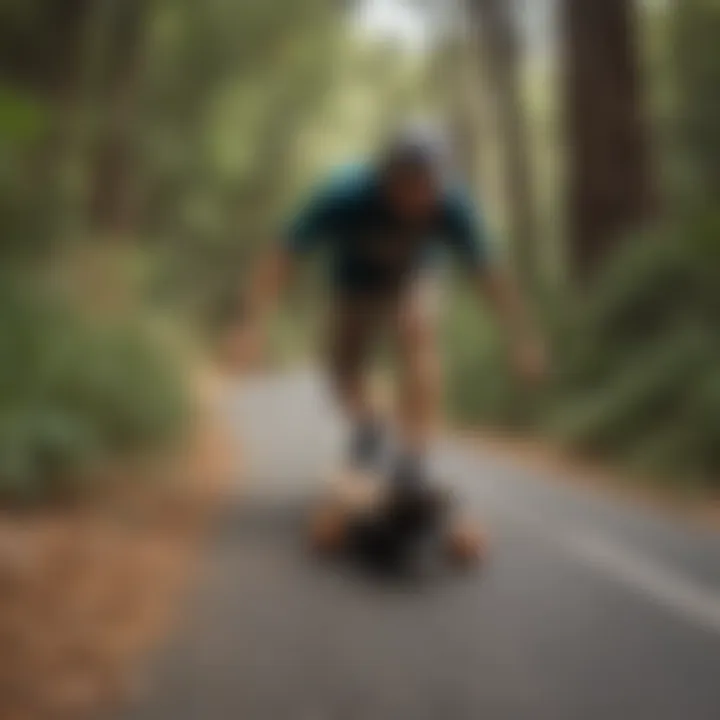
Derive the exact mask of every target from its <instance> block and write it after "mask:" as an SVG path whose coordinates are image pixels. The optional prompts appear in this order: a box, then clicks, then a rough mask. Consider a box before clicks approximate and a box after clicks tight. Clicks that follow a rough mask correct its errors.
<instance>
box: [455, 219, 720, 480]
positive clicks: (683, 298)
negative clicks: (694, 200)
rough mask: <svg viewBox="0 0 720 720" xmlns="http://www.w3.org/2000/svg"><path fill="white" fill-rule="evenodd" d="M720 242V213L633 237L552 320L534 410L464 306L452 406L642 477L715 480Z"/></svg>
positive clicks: (458, 322)
mask: <svg viewBox="0 0 720 720" xmlns="http://www.w3.org/2000/svg"><path fill="white" fill-rule="evenodd" d="M718 238H720V213H718V212H717V211H700V212H697V211H696V212H695V213H690V214H688V216H687V217H685V218H683V219H681V220H680V221H678V222H677V223H676V224H675V225H674V226H672V227H667V228H665V229H662V230H657V229H656V230H655V231H653V232H648V233H647V234H646V236H643V237H638V238H635V239H634V240H632V241H629V242H628V243H627V244H626V246H625V248H624V250H623V251H622V252H621V253H619V254H618V255H617V256H615V257H614V258H612V259H611V261H610V262H609V263H608V265H607V267H606V268H605V271H604V272H602V273H601V275H600V277H599V278H598V282H597V283H596V285H595V286H594V287H593V288H592V289H591V290H590V291H589V292H588V293H587V294H586V295H585V296H584V297H579V296H578V297H576V298H573V301H572V302H567V301H565V302H564V303H562V304H561V305H559V306H558V307H557V308H555V310H554V311H551V312H549V313H548V318H547V324H548V327H549V329H550V335H551V337H552V345H553V355H554V372H553V378H552V380H551V382H550V384H549V387H548V388H546V390H545V392H544V393H543V397H542V399H541V403H540V405H539V406H536V407H532V408H530V412H528V411H527V403H525V404H523V402H522V401H523V396H522V395H521V394H520V392H519V391H518V390H517V389H515V387H514V384H513V383H512V382H510V381H509V380H508V378H507V374H506V371H505V370H504V369H503V368H502V364H501V360H502V358H501V356H500V355H499V353H498V351H497V342H496V339H495V338H494V337H493V336H492V335H487V334H485V338H484V345H482V346H480V345H479V342H480V341H479V340H474V341H470V340H469V339H468V338H466V337H464V336H463V334H462V332H461V331H460V330H459V328H465V329H467V328H468V327H471V326H472V325H471V324H470V323H469V321H468V319H467V318H465V319H463V317H462V309H461V310H460V311H457V310H456V317H455V326H456V330H455V331H454V332H453V333H451V342H450V348H451V369H452V374H451V400H452V402H451V408H452V409H453V411H454V412H455V413H456V414H458V415H459V416H461V417H463V418H468V417H469V418H471V419H473V420H476V421H477V420H482V421H488V420H489V421H491V422H493V423H501V424H503V425H506V426H517V425H518V422H519V421H521V420H528V419H529V420H531V421H533V422H535V423H536V424H537V425H538V426H539V427H541V428H542V429H545V430H547V431H549V432H551V433H553V434H554V435H556V436H557V437H559V438H561V439H562V440H564V441H566V442H567V443H568V444H570V445H571V446H572V447H575V448H578V449H580V450H582V451H585V452H588V453H593V454H596V455H599V456H602V457H612V458H614V459H620V460H623V461H625V462H627V463H628V464H630V465H631V466H633V467H634V468H637V469H640V470H642V471H650V472H653V473H661V474H667V475H674V476H682V477H683V478H689V477H693V478H698V479H702V480H705V481H717V478H718V477H720V365H719V364H718V359H720V324H719V323H718V318H720V262H718V260H719V259H720V258H719V257H718V252H719V251H720V241H718ZM458 313H459V314H458ZM474 324H475V325H477V322H475V323H474ZM479 350H481V351H482V352H479ZM523 408H525V411H524V412H520V410H522V409H523Z"/></svg>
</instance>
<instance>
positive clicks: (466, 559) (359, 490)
mask: <svg viewBox="0 0 720 720" xmlns="http://www.w3.org/2000/svg"><path fill="white" fill-rule="evenodd" d="M308 533H309V540H310V543H311V546H312V547H313V548H314V549H315V550H316V551H318V552H321V553H325V554H328V553H339V552H342V551H343V550H347V549H349V548H350V546H356V545H357V544H358V543H360V544H362V545H363V546H364V547H366V548H370V547H372V548H373V549H374V552H378V553H381V554H382V553H386V554H388V555H393V554H402V553H405V554H412V553H414V552H415V551H416V549H417V548H420V547H421V546H422V547H426V546H427V545H428V543H429V542H431V541H432V542H434V544H435V545H436V546H438V547H439V548H440V549H441V550H442V553H443V554H444V555H445V556H446V557H447V559H448V560H450V561H452V562H454V563H457V564H462V565H470V564H475V563H477V562H478V561H480V560H482V559H483V558H484V557H485V555H486V552H487V543H486V540H485V538H484V536H483V534H482V533H481V532H480V530H479V529H478V528H477V527H475V525H474V524H473V523H471V522H469V521H467V520H465V519H461V517H460V515H459V513H458V512H457V510H456V509H455V508H454V507H453V503H452V502H451V500H450V497H449V495H448V494H447V493H445V492H443V491H442V490H440V489H439V487H431V488H422V489H419V490H416V491H415V490H413V491H408V490H406V489H403V490H400V489H398V488H396V487H394V486H393V485H392V484H391V483H390V482H388V481H386V480H385V479H384V478H382V477H380V476H377V475H368V474H363V473H358V472H357V471H351V470H342V471H340V472H338V473H337V474H336V475H335V476H334V477H333V478H332V479H331V482H330V483H329V485H328V487H327V489H326V491H325V493H324V494H323V496H322V497H321V498H320V501H319V502H318V504H317V505H316V506H315V508H314V511H313V513H312V515H311V518H310V524H309V528H308Z"/></svg>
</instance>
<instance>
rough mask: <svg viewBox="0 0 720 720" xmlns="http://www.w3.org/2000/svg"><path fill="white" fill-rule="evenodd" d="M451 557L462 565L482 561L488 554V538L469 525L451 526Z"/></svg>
mask: <svg viewBox="0 0 720 720" xmlns="http://www.w3.org/2000/svg"><path fill="white" fill-rule="evenodd" d="M447 552H448V556H449V557H450V559H451V560H452V561H453V562H455V563H458V564H460V565H470V564H473V563H476V562H480V561H482V560H483V559H484V558H485V556H486V554H487V540H486V538H485V536H484V535H483V534H482V533H481V532H480V531H479V530H478V529H477V528H474V527H472V526H469V525H458V526H457V527H455V528H451V529H450V531H449V534H448V537H447Z"/></svg>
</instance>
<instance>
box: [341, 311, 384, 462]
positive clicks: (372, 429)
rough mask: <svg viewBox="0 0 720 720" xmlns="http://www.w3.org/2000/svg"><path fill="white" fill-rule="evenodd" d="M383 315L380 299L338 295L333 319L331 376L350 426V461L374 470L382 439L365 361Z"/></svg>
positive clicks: (367, 359)
mask: <svg viewBox="0 0 720 720" xmlns="http://www.w3.org/2000/svg"><path fill="white" fill-rule="evenodd" d="M382 314H383V313H382V304H381V301H380V300H379V299H374V298H369V297H350V298H347V297H339V298H337V299H336V303H335V307H334V312H333V318H332V326H331V340H330V375H331V378H332V381H333V385H334V389H335V393H336V396H337V398H338V400H339V402H340V405H341V407H342V409H343V411H344V412H345V414H346V416H347V418H348V420H349V422H350V425H351V428H352V430H351V438H350V448H349V450H348V455H349V461H350V463H351V464H352V465H353V466H355V467H357V468H359V469H374V466H375V464H376V461H377V459H378V455H379V452H380V450H381V445H382V440H383V430H384V428H383V425H382V421H381V418H380V417H379V413H378V412H377V409H376V408H375V406H374V403H373V397H372V393H371V389H370V387H369V383H368V370H369V368H368V362H369V359H370V353H371V350H372V344H373V342H374V341H375V339H376V336H377V333H378V330H379V324H380V323H381V321H382Z"/></svg>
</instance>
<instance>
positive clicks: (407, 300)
mask: <svg viewBox="0 0 720 720" xmlns="http://www.w3.org/2000/svg"><path fill="white" fill-rule="evenodd" d="M438 314H439V288H438V285H437V282H436V281H435V280H434V279H433V278H431V277H422V278H419V279H418V280H416V281H415V282H414V283H413V284H412V285H411V286H410V287H409V288H408V290H407V291H406V292H405V293H403V296H402V298H401V300H400V302H399V305H398V314H397V347H398V371H399V388H398V389H399V397H398V422H399V434H400V445H401V447H400V457H399V458H398V465H397V468H396V476H397V480H398V481H399V482H401V483H409V484H411V483H417V482H420V483H421V482H423V480H424V476H425V473H426V467H425V463H426V461H427V456H428V452H429V449H430V447H431V445H432V441H433V437H434V435H435V432H436V430H437V423H438V420H439V414H440V406H441V398H442V368H441V362H440V351H439V347H438V336H437V328H438V320H439V317H438Z"/></svg>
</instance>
